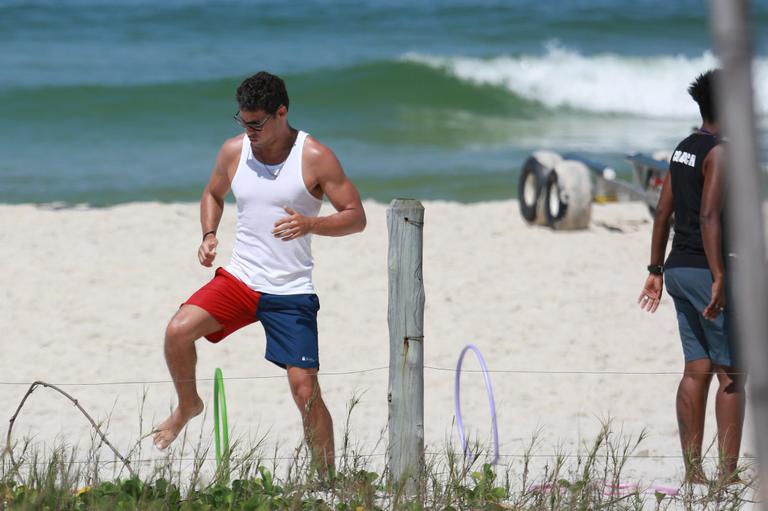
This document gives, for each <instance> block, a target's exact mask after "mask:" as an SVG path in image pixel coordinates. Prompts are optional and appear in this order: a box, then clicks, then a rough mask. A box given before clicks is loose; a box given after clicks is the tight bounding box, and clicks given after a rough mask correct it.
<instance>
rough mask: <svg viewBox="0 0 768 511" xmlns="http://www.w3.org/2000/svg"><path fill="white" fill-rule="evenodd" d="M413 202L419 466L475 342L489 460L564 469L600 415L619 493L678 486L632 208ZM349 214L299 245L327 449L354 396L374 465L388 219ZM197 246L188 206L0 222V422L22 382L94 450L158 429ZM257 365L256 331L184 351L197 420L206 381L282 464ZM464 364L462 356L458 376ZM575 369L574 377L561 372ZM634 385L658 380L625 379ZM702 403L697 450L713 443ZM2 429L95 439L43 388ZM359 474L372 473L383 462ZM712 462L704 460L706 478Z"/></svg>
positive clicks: (5, 215)
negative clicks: (329, 432)
mask: <svg viewBox="0 0 768 511" xmlns="http://www.w3.org/2000/svg"><path fill="white" fill-rule="evenodd" d="M424 205H425V208H426V217H425V218H426V220H425V224H426V225H425V227H424V281H425V290H426V312H425V340H424V359H425V364H426V365H427V366H428V368H427V369H425V375H424V376H425V387H426V392H425V440H426V445H427V450H428V451H429V452H437V451H439V450H441V449H443V448H444V445H445V443H446V442H453V443H454V444H455V443H456V442H457V441H456V434H455V428H454V427H453V421H454V405H453V384H454V372H453V371H452V370H451V369H452V368H454V367H455V365H456V361H457V357H458V355H459V352H460V351H461V349H462V347H464V346H465V345H466V344H467V343H474V344H476V345H477V346H478V347H479V348H480V349H481V350H482V353H483V354H484V356H485V358H486V360H487V362H488V365H489V367H490V369H491V370H494V371H508V372H494V373H492V375H491V377H492V382H493V390H494V393H495V398H496V410H497V414H498V430H499V439H500V445H499V449H500V451H501V454H502V455H503V457H502V463H504V464H509V465H510V466H511V467H512V469H513V471H514V470H517V469H518V468H519V463H520V458H519V455H521V454H522V453H523V452H524V451H525V449H526V447H527V446H528V445H529V444H530V443H531V441H532V438H533V437H534V436H535V435H537V432H538V439H539V442H538V444H537V448H536V451H535V452H536V453H537V454H540V455H549V454H552V453H555V452H557V451H558V450H559V451H560V452H568V453H575V452H576V451H577V449H578V446H579V445H581V444H582V443H584V442H590V441H591V440H592V439H593V438H594V437H595V435H596V433H597V432H598V430H599V429H600V427H601V421H605V420H608V419H611V420H612V421H613V422H612V426H613V430H614V432H615V435H616V440H621V439H625V440H626V439H629V438H630V437H633V436H636V435H637V434H639V433H640V431H641V430H645V431H646V433H647V438H646V439H645V440H644V441H643V442H642V443H641V444H640V446H639V447H638V449H637V450H636V451H635V454H636V455H639V457H638V458H633V459H631V460H630V463H629V465H628V467H627V478H628V479H634V480H637V479H639V480H641V481H642V482H644V483H646V484H676V483H679V481H680V478H681V474H682V463H681V460H680V458H679V444H678V437H677V424H676V420H675V414H674V399H675V392H676V388H677V383H678V381H679V372H680V371H681V370H682V365H683V364H682V350H681V347H680V343H679V340H678V336H677V325H676V321H675V314H674V307H673V304H672V302H671V300H670V299H669V298H668V297H666V295H665V298H664V299H663V300H662V305H661V307H660V309H659V311H658V312H657V313H656V314H655V315H649V314H647V313H645V312H642V311H641V310H640V309H639V307H638V306H637V305H636V298H637V296H638V295H639V292H640V290H641V286H642V284H643V282H644V279H645V276H646V273H645V265H646V264H647V261H648V254H649V251H650V231H651V222H650V217H649V214H648V212H647V210H646V209H645V207H644V206H643V205H641V204H638V203H624V204H612V205H603V206H594V207H593V214H592V217H593V221H592V225H591V227H590V229H588V230H586V231H580V232H553V231H551V230H548V229H545V228H540V227H529V226H527V225H526V224H525V223H524V222H523V221H522V219H521V217H520V215H519V213H518V206H517V203H516V202H514V201H505V202H492V203H479V204H471V205H460V204H456V203H446V202H427V203H425V204H424ZM325 208H326V209H325V210H324V211H325V212H326V213H327V212H328V211H329V210H328V209H327V206H326V207H325ZM366 211H367V214H368V228H367V230H366V231H365V232H364V233H362V234H358V235H354V236H349V237H345V238H322V237H315V238H314V240H313V245H314V247H313V250H314V254H315V263H316V268H315V273H314V279H315V285H316V288H317V292H318V294H319V296H320V302H321V311H320V314H319V329H320V356H321V364H322V376H321V384H322V388H323V393H324V396H325V400H326V402H327V404H328V407H329V409H330V411H331V413H332V415H333V417H334V419H335V426H336V442H337V447H340V446H341V439H342V430H343V428H344V425H345V422H346V415H347V407H348V405H349V402H350V400H351V399H352V398H353V396H359V397H360V402H359V404H358V405H357V407H356V409H355V410H354V412H353V413H352V415H351V417H350V418H349V430H350V432H351V438H352V439H353V441H354V442H355V444H356V445H357V446H358V449H359V450H360V451H361V452H363V453H367V454H374V455H377V454H380V453H383V452H384V448H385V443H386V442H384V443H382V444H379V445H378V446H377V445H376V442H377V440H378V439H379V437H380V434H381V432H382V430H383V429H384V428H385V427H386V424H387V377H388V373H387V369H386V367H387V365H388V363H389V338H388V331H387V227H386V205H382V204H377V203H373V202H367V203H366ZM234 215H235V208H234V207H233V206H232V205H228V206H227V208H226V211H225V215H224V218H223V220H222V222H221V227H220V230H219V233H220V234H219V237H220V241H221V244H220V247H219V254H220V255H219V259H218V260H217V263H218V264H220V265H224V264H226V263H227V261H228V258H229V253H230V250H231V245H232V240H233V233H234V221H235V217H234ZM199 235H200V227H199V224H198V206H197V205H196V204H170V205H166V204H155V203H141V204H128V205H122V206H118V207H113V208H107V209H90V210H89V209H63V210H53V209H51V208H44V207H38V206H33V205H22V206H8V205H3V206H0V246H2V247H3V248H4V255H3V258H2V261H3V262H2V270H3V271H2V275H3V282H2V288H1V290H0V322H2V324H3V325H4V333H3V335H2V340H0V343H1V347H2V350H1V351H0V353H2V377H0V380H2V383H0V416H2V417H5V418H10V417H11V415H12V414H13V412H14V410H15V409H16V407H17V405H18V403H19V401H20V400H21V398H22V396H23V395H24V393H25V391H26V389H27V387H28V385H29V383H30V382H31V381H33V380H36V379H41V380H45V381H47V382H53V383H59V384H65V383H66V384H72V385H68V386H66V387H63V388H65V390H67V391H68V392H70V393H71V394H72V395H73V396H75V397H76V398H77V399H78V400H79V402H80V403H81V404H82V406H84V407H85V408H86V409H87V410H88V411H89V412H90V413H91V414H93V415H94V417H97V418H99V419H102V420H103V419H105V418H107V417H109V434H108V436H109V438H110V439H112V441H113V442H114V443H115V444H116V445H118V446H119V447H120V449H122V450H124V451H127V450H128V446H129V445H133V442H135V441H136V440H137V439H138V438H139V436H140V435H141V434H142V433H146V432H147V431H149V430H150V428H151V426H152V424H155V423H157V422H159V421H160V420H162V419H163V418H165V416H166V415H167V413H168V412H169V409H170V406H171V405H172V404H173V403H174V402H175V394H174V391H173V387H172V385H171V383H169V382H168V378H169V376H168V373H167V370H166V366H165V361H164V358H163V351H162V344H163V332H164V329H165V325H166V323H167V321H168V320H169V318H170V317H171V315H172V314H173V313H174V311H175V310H176V308H177V307H178V306H179V304H180V303H181V302H182V301H183V300H185V299H186V298H187V297H188V296H189V295H190V294H191V293H192V292H193V291H195V290H196V289H197V288H199V287H200V286H201V285H203V284H204V283H205V282H207V281H208V279H209V278H210V277H211V275H212V271H211V270H210V269H207V268H204V267H202V266H200V265H199V264H198V262H197V257H196V251H197V246H198V241H199ZM263 353H264V333H263V331H262V328H261V326H260V325H252V326H250V327H247V328H245V329H243V330H241V331H240V332H237V333H236V334H234V335H232V336H231V337H229V338H228V339H226V340H225V341H224V342H223V343H220V344H219V345H211V344H209V343H207V342H206V341H204V340H203V341H200V342H198V355H199V363H198V377H199V378H201V379H202V378H204V379H205V380H204V381H201V382H200V393H201V396H202V397H203V399H204V400H205V401H206V404H210V403H211V399H212V394H213V383H212V381H211V378H212V377H213V373H214V369H215V368H216V367H221V368H222V370H223V371H224V375H225V377H227V378H228V381H227V382H226V393H227V399H228V401H227V404H228V409H229V424H230V426H231V428H232V429H233V433H232V437H239V438H242V439H243V440H244V441H247V442H251V443H254V442H256V441H257V440H258V439H260V438H262V437H263V436H264V435H266V438H264V439H263V442H264V444H263V445H264V448H265V453H266V455H272V454H274V452H275V449H277V452H278V455H279V456H290V455H291V453H292V451H293V449H294V448H295V447H296V446H297V445H298V444H299V443H300V439H301V428H300V424H299V415H298V412H297V410H296V409H295V405H294V404H293V401H292V399H291V397H290V394H289V390H288V384H287V381H286V379H285V376H284V373H283V372H282V371H281V370H280V369H279V368H277V367H275V366H273V365H272V364H270V363H268V362H267V361H265V360H264V358H263ZM478 367H479V365H478V364H477V362H476V361H475V360H474V358H473V357H472V356H468V357H467V359H466V362H465V368H466V369H468V370H476V369H478ZM538 371H543V372H538ZM561 371H562V372H563V373H561ZM573 371H585V372H587V373H586V374H573V373H567V372H573ZM589 372H597V373H600V372H603V374H593V373H589ZM605 372H611V374H605ZM613 372H615V373H630V374H614V373H613ZM649 372H656V373H671V374H631V373H649ZM115 382H123V383H115ZM135 382H138V383H135ZM141 382H144V383H141ZM462 384H463V386H462V398H463V403H462V407H463V415H464V423H465V426H466V428H467V431H468V432H469V433H470V434H471V435H472V437H473V438H475V437H476V438H477V439H478V440H479V441H481V442H484V443H488V442H489V441H490V438H491V436H490V430H491V428H490V412H489V407H488V401H487V398H486V392H485V389H484V384H483V378H482V377H481V375H480V374H477V373H465V374H464V375H463V378H462ZM713 394H714V392H711V393H710V398H712V397H713ZM713 404H714V403H712V402H710V405H709V406H710V408H709V410H708V416H707V427H706V442H705V444H707V443H709V442H710V441H711V440H712V439H713V438H714V435H715V422H714V408H713ZM208 409H209V410H210V409H212V407H210V406H209V407H208ZM140 410H143V415H142V414H140ZM140 416H141V417H143V419H142V420H140ZM752 428H753V426H752V421H751V414H750V413H749V411H748V413H747V422H746V426H745V440H744V442H743V448H742V452H743V453H744V454H745V455H749V456H754V454H755V453H754V448H753V445H754V442H753V437H754V435H753V430H752ZM212 430H213V426H212V417H211V413H210V412H209V413H207V415H206V416H205V417H204V418H197V419H195V420H194V421H193V422H192V423H191V424H190V426H189V428H188V433H189V436H190V437H191V438H189V439H188V444H187V450H185V451H184V452H183V453H182V452H181V450H180V445H177V446H176V447H175V449H176V450H175V451H172V453H171V455H172V456H180V455H181V456H189V455H190V451H189V445H193V444H194V443H196V442H197V441H198V438H201V437H202V440H203V442H204V443H209V442H210V441H211V440H212ZM2 433H3V438H4V437H5V435H4V433H5V429H3V431H2ZM14 433H15V434H14V438H16V439H21V438H22V437H24V436H28V437H31V438H32V439H33V442H34V443H36V444H38V445H45V446H50V445H53V444H54V443H56V442H60V441H65V442H66V443H68V444H79V445H80V446H83V447H84V446H87V445H88V444H89V443H90V439H91V435H92V431H91V429H90V427H89V425H88V423H87V422H86V420H85V418H84V417H83V416H82V415H81V414H80V413H79V412H78V411H77V410H76V409H75V408H74V407H73V406H72V405H71V403H69V402H68V401H66V400H65V399H64V398H62V396H60V395H58V394H56V393H54V392H53V391H51V390H48V389H40V390H38V391H36V392H35V393H34V394H33V395H32V397H31V398H30V399H29V400H28V402H27V404H26V405H25V407H24V409H23V411H22V413H21V415H20V417H19V419H18V420H17V421H16V424H15V426H14ZM384 438H385V439H386V435H385V437H384ZM179 444H180V443H179ZM141 448H142V452H141V457H142V458H148V459H151V458H158V457H162V454H161V453H159V452H158V451H156V450H155V449H154V448H153V447H152V445H151V442H150V440H145V441H144V442H142V443H141ZM710 454H711V455H713V456H714V455H716V451H715V450H712V451H710ZM210 457H212V454H211V455H210ZM551 459H552V458H551V457H546V456H544V457H542V458H537V461H536V462H537V463H539V464H540V465H541V466H543V464H544V463H546V462H547V461H550V462H551ZM371 460H372V462H373V463H374V465H377V464H378V465H379V466H381V464H382V463H384V460H385V458H384V457H383V456H373V457H372V458H371ZM713 466H714V461H711V462H709V464H708V468H709V470H710V471H711V470H712V469H713ZM516 467H517V468H516Z"/></svg>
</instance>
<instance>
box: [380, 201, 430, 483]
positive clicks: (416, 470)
mask: <svg viewBox="0 0 768 511" xmlns="http://www.w3.org/2000/svg"><path fill="white" fill-rule="evenodd" d="M387 225H388V230H389V254H388V266H389V313H388V318H387V320H388V324H389V397H388V398H389V450H388V452H389V454H388V456H389V458H388V466H389V474H390V485H392V486H396V487H401V488H402V490H403V492H404V493H405V494H406V495H408V496H414V495H417V493H418V488H419V487H418V482H419V476H420V474H421V472H422V470H423V467H424V280H423V278H422V247H423V228H424V207H423V206H422V205H421V203H420V202H419V201H417V200H413V199H395V200H393V201H392V203H391V204H390V206H389V208H388V209H387Z"/></svg>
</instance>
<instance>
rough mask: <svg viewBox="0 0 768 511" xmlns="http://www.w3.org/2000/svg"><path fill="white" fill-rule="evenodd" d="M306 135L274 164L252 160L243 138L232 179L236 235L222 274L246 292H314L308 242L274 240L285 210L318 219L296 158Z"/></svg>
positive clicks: (317, 201) (316, 203) (305, 238)
mask: <svg viewBox="0 0 768 511" xmlns="http://www.w3.org/2000/svg"><path fill="white" fill-rule="evenodd" d="M306 139H307V133H305V132H303V131H300V132H299V134H298V135H297V136H296V142H295V143H294V144H293V148H292V149H291V153H290V154H289V155H288V158H287V159H286V160H285V162H283V163H282V164H279V165H265V164H264V163H261V162H260V161H259V160H257V159H256V157H254V155H253V151H252V150H251V144H250V143H249V142H250V141H249V140H248V137H247V136H243V149H242V151H241V152H240V161H239V163H238V165H237V171H235V177H234V178H233V179H232V193H233V194H234V196H235V201H236V203H237V233H236V235H235V244H234V248H233V250H232V258H231V260H230V262H229V265H228V266H227V267H226V270H227V271H228V272H229V273H231V274H232V275H234V276H235V277H237V278H238V279H240V280H242V281H243V282H244V283H245V284H246V285H247V286H248V287H249V288H251V289H253V290H254V291H260V292H264V293H271V294H281V295H295V294H304V293H314V292H315V288H314V286H313V285H312V267H313V266H314V262H313V260H312V237H311V235H309V234H307V235H305V236H302V237H300V238H296V239H294V240H291V241H282V240H280V239H278V238H275V237H274V235H273V234H272V229H274V228H275V222H276V221H277V220H278V219H280V218H283V217H286V216H288V213H286V212H285V210H284V209H283V206H288V207H290V208H292V209H293V210H295V211H296V212H298V213H300V214H302V215H304V216H317V214H318V213H319V212H320V205H321V204H322V202H323V201H322V200H320V199H318V198H316V197H314V196H313V195H312V194H311V193H309V190H307V186H306V185H305V184H304V177H303V175H302V172H301V159H302V158H301V155H302V152H303V149H304V141H305V140H306Z"/></svg>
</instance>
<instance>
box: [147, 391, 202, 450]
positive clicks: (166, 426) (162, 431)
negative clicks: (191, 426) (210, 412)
mask: <svg viewBox="0 0 768 511" xmlns="http://www.w3.org/2000/svg"><path fill="white" fill-rule="evenodd" d="M202 411H203V401H202V400H201V399H198V400H197V403H196V404H195V405H193V406H192V407H190V408H188V409H187V408H185V409H183V410H182V409H181V408H180V407H178V406H177V407H176V409H175V410H174V411H173V413H172V414H171V416H170V417H168V418H167V419H165V420H164V421H163V422H162V423H160V425H158V426H157V427H156V428H155V429H154V433H155V434H154V436H153V437H152V441H153V442H154V443H155V447H157V448H158V449H161V450H162V449H165V448H167V447H168V446H169V445H171V443H173V441H174V440H176V437H177V436H178V435H179V433H180V432H181V430H182V429H184V426H186V425H187V423H188V422H189V421H190V420H192V418H193V417H196V416H198V415H200V413H201V412H202Z"/></svg>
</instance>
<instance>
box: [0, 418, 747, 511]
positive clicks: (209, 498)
mask: <svg viewBox="0 0 768 511" xmlns="http://www.w3.org/2000/svg"><path fill="white" fill-rule="evenodd" d="M644 438H645V435H644V434H641V435H639V437H637V438H634V439H631V440H627V439H622V438H614V436H613V434H612V433H611V431H610V429H609V427H608V426H607V425H606V426H604V428H603V430H602V431H601V433H600V434H599V435H598V436H597V438H596V439H595V440H594V442H593V443H592V444H591V445H589V446H584V448H583V449H581V450H580V452H579V453H576V454H567V453H561V454H557V455H555V456H554V457H553V458H551V459H549V458H545V460H546V462H545V465H544V467H543V469H542V471H541V473H539V474H534V473H532V470H533V469H532V466H531V465H532V462H533V461H534V460H539V459H540V458H538V457H537V455H536V454H535V453H534V446H535V445H536V443H537V442H536V441H535V440H534V441H533V442H532V443H531V445H530V447H529V448H528V450H527V452H526V454H525V455H524V456H523V458H522V464H521V465H520V467H519V468H520V470H519V473H515V472H513V471H512V468H511V466H507V467H506V468H503V469H502V470H503V471H497V470H496V469H494V467H492V466H491V465H489V464H483V465H480V464H479V463H474V464H469V465H467V464H465V463H464V462H463V460H462V457H461V456H460V455H459V454H457V453H456V452H454V451H452V450H451V449H450V448H446V449H445V450H444V451H443V452H442V453H438V454H432V455H429V456H428V457H427V459H426V463H425V467H424V469H423V471H422V473H421V474H420V476H419V478H418V480H419V485H418V486H419V490H418V494H417V495H415V496H406V495H405V494H404V493H403V492H402V491H401V488H398V487H397V486H393V485H388V481H387V474H386V471H382V472H383V473H381V474H380V473H378V472H375V471H373V469H372V464H371V462H370V460H371V459H373V457H372V456H370V455H361V454H358V453H356V452H354V451H353V450H352V449H351V448H350V442H349V435H348V433H347V434H345V435H344V444H343V450H342V453H340V456H339V458H338V460H337V466H338V471H337V472H336V473H335V474H334V475H333V476H330V477H328V476H326V477H323V476H322V475H321V474H318V472H317V471H316V470H314V468H313V467H312V465H311V463H309V462H308V459H309V458H308V453H307V451H306V449H305V448H300V449H299V450H297V452H296V455H295V456H294V459H293V460H292V461H291V462H290V463H289V466H288V467H287V470H286V475H285V476H283V477H281V478H278V477H276V475H275V472H276V471H278V470H279V469H278V468H277V465H276V464H275V460H272V463H273V465H272V467H273V468H272V469H271V470H270V469H269V468H268V466H267V464H266V463H265V460H263V459H261V458H260V457H259V456H257V454H256V453H258V452H260V446H256V447H251V448H246V449H242V448H240V446H239V445H238V444H237V442H235V444H234V445H233V448H232V450H231V452H232V454H231V455H230V457H229V458H228V459H226V460H224V462H223V463H222V465H221V466H220V467H219V468H218V469H217V470H216V471H215V472H214V473H212V474H210V475H209V476H208V477H205V476H204V474H203V472H202V467H203V466H204V465H205V463H206V462H209V463H210V459H209V458H206V454H207V449H200V448H198V449H197V451H196V452H195V456H194V458H192V462H191V465H190V466H188V467H187V469H185V470H182V469H181V468H180V467H181V464H179V463H175V462H174V460H173V458H168V459H167V460H166V461H165V462H157V463H156V465H155V466H153V467H151V468H149V469H147V471H148V473H147V474H144V475H142V474H141V472H142V471H141V470H137V467H134V471H135V473H136V474H137V475H135V476H127V477H125V478H121V477H120V474H121V473H122V472H121V473H119V474H117V477H115V478H114V479H113V480H102V479H101V477H100V474H101V473H102V472H103V470H100V468H102V467H103V466H104V461H100V460H99V459H98V457H97V456H96V455H95V454H94V453H95V452H96V451H95V450H94V449H91V450H89V451H88V459H87V460H86V461H85V462H81V461H78V457H77V455H78V451H77V449H75V448H66V447H64V446H59V447H57V448H55V449H53V450H52V451H50V452H47V453H41V452H35V451H34V448H32V447H31V446H30V444H29V443H28V442H27V443H26V444H24V445H23V446H21V447H20V448H17V449H15V450H14V452H15V453H17V454H15V455H14V456H13V458H14V460H13V461H12V460H11V458H12V456H9V455H7V454H8V453H7V452H6V455H4V456H3V458H2V462H1V463H0V509H2V510H4V509H8V510H17V509H18V510H27V509H29V510H83V509H96V510H273V509H279V510H282V509H285V510H288V509H290V510H334V511H360V510H379V509H380V510H384V509H403V510H425V509H435V510H438V509H439V510H464V509H473V510H475V509H483V510H501V509H514V510H521V511H522V510H539V509H548V510H593V509H611V510H613V509H622V510H623V509H626V510H640V509H696V510H701V509H712V510H715V509H717V510H721V509H740V508H742V506H744V505H745V504H747V503H748V502H750V500H749V499H750V498H751V497H752V496H753V495H754V493H755V492H754V490H753V489H752V488H751V487H750V485H749V484H747V483H748V482H749V481H748V478H747V477H746V476H747V474H748V473H749V472H750V471H749V470H746V469H745V471H743V472H742V473H741V474H740V476H741V480H740V481H739V482H738V483H737V484H730V485H726V484H721V483H718V482H717V481H713V482H711V483H710V485H708V486H696V487H693V486H690V485H684V486H683V487H682V488H681V489H680V492H679V494H678V495H677V496H669V495H666V494H665V493H662V492H655V493H654V492H653V489H649V488H642V487H638V486H627V485H623V486H622V485H620V481H621V480H622V478H623V475H622V474H623V472H624V471H625V469H626V467H627V464H628V463H631V461H632V455H633V453H634V452H635V451H636V449H637V447H638V446H639V445H640V443H641V442H642V441H643V440H644ZM475 448H477V446H475ZM378 459H379V460H381V457H379V458H378ZM266 461H267V462H269V460H266ZM108 463H110V464H112V463H117V464H118V466H119V464H120V462H119V461H112V460H110V461H109V462H108ZM382 464H383V462H382ZM174 467H175V468H174ZM182 473H184V475H182ZM612 488H613V489H614V490H611V489H612ZM619 488H622V489H619Z"/></svg>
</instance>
